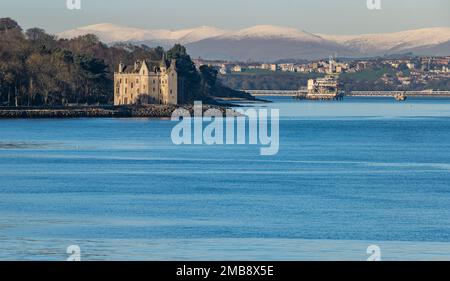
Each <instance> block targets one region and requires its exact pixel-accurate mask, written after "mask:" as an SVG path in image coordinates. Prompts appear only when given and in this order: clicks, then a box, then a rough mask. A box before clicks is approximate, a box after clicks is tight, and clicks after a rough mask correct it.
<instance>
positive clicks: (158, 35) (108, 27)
mask: <svg viewBox="0 0 450 281" xmlns="http://www.w3.org/2000/svg"><path fill="white" fill-rule="evenodd" d="M227 32H228V31H226V30H221V29H218V28H215V27H208V26H201V27H197V28H191V29H182V30H176V31H171V30H166V29H141V28H133V27H124V26H120V25H115V24H110V23H101V24H95V25H89V26H85V27H80V28H76V29H72V30H68V31H65V32H62V33H60V34H59V35H58V36H59V37H60V38H74V37H77V36H80V35H85V34H89V33H91V34H95V35H97V36H98V37H99V38H100V40H102V41H103V42H105V43H108V44H110V43H116V42H144V41H154V42H155V43H158V42H160V43H162V44H164V45H165V44H172V43H182V44H188V43H192V42H196V41H200V40H203V39H205V38H210V37H215V36H219V35H222V34H225V33H227Z"/></svg>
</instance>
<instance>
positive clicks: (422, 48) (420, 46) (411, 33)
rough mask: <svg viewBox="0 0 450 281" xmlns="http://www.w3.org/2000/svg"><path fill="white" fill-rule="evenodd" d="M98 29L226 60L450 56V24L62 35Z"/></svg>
mask: <svg viewBox="0 0 450 281" xmlns="http://www.w3.org/2000/svg"><path fill="white" fill-rule="evenodd" d="M88 33H92V34H95V35H97V36H99V38H100V39H101V40H102V41H104V42H105V43H108V44H112V43H119V42H130V43H134V44H147V45H149V46H157V45H160V46H163V47H169V46H171V45H173V44H175V43H181V44H184V45H186V47H187V48H188V50H189V52H190V54H191V55H192V56H193V57H202V58H205V59H225V60H239V61H246V60H253V61H267V62H270V61H276V60H281V59H318V58H324V57H328V56H330V55H337V56H341V57H364V56H378V55H389V54H396V53H406V52H413V53H415V54H419V55H450V27H433V28H424V29H417V30H408V31H402V32H394V33H380V34H362V35H326V34H313V33H309V32H306V31H301V30H298V29H295V28H289V27H281V26H273V25H258V26H253V27H249V28H245V29H241V30H237V31H230V30H224V29H219V28H215V27H208V26H202V27H197V28H191V29H182V30H176V31H170V30H164V29H157V30H151V29H141V28H131V27H124V26H120V25H115V24H108V23H102V24H96V25H90V26H86V27H81V28H77V29H73V30H69V31H65V32H62V33H61V34H59V37H61V38H72V37H76V36H80V35H85V34H88Z"/></svg>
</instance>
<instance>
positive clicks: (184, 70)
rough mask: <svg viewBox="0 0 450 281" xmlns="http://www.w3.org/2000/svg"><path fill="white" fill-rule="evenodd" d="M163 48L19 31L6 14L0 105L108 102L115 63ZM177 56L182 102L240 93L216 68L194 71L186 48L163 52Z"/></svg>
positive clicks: (1, 27) (152, 55)
mask: <svg viewBox="0 0 450 281" xmlns="http://www.w3.org/2000/svg"><path fill="white" fill-rule="evenodd" d="M164 52H165V51H164V49H163V48H161V47H157V48H150V47H147V46H145V45H142V46H134V45H130V44H117V45H114V46H107V45H105V44H103V43H102V42H100V41H99V39H98V38H97V37H96V36H95V35H85V36H80V37H77V38H74V39H70V40H67V39H58V38H57V37H56V36H54V35H50V34H47V33H46V32H45V31H44V30H42V29H40V28H32V29H28V30H26V31H24V30H22V28H21V27H20V26H19V24H18V23H17V22H15V21H14V20H12V19H10V18H3V19H0V106H66V105H87V104H89V105H106V104H112V103H113V98H114V96H113V95H114V93H113V74H114V68H115V67H116V66H117V65H118V64H119V63H120V62H123V63H125V64H128V65H133V64H134V62H135V61H136V60H143V59H147V60H153V61H158V60H161V59H162V58H163V55H164ZM166 58H167V60H170V59H177V68H178V72H179V77H180V82H181V83H182V87H181V88H182V90H183V92H182V93H181V94H180V96H181V101H182V102H183V103H190V102H192V101H193V100H203V101H212V99H211V96H236V95H237V96H245V94H244V93H240V92H236V91H233V90H231V89H228V88H226V87H224V86H222V85H221V84H220V83H219V82H217V72H216V71H215V70H214V69H212V68H210V67H208V66H203V67H201V68H200V70H197V69H196V67H195V65H194V63H193V62H192V60H191V58H190V57H189V55H188V54H187V53H186V49H185V48H184V47H183V46H181V45H176V46H174V47H173V48H172V49H170V50H168V51H167V52H166Z"/></svg>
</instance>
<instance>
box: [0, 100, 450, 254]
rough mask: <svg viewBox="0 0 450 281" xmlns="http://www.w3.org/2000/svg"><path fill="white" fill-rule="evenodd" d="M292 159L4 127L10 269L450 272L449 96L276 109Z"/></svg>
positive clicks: (69, 125) (71, 127)
mask: <svg viewBox="0 0 450 281" xmlns="http://www.w3.org/2000/svg"><path fill="white" fill-rule="evenodd" d="M270 99H271V100H272V101H273V103H270V104H257V105H256V106H258V107H273V108H278V109H280V113H281V116H282V118H281V121H280V151H279V153H278V154H277V155H275V156H260V153H259V152H260V151H259V147H258V146H248V145H243V146H234V145H232V146H205V145H200V146H175V145H173V144H172V142H171V137H170V136H171V130H172V127H173V126H174V125H175V123H173V122H171V121H169V120H155V119H73V120H0V260H65V259H67V257H68V254H66V248H67V247H68V246H70V245H74V244H75V245H79V246H80V248H81V258H82V259H84V260H182V259H190V260H224V259H228V260H252V259H257V260H365V259H367V258H368V256H369V255H368V254H367V253H366V249H367V247H368V246H369V245H378V246H379V247H380V248H381V253H382V259H384V260H450V99H442V100H438V99H409V100H408V101H406V102H403V103H402V102H396V101H395V100H394V99H390V98H376V99H373V98H370V99H366V98H347V99H346V100H345V101H343V102H307V101H294V100H293V99H291V98H288V97H283V98H280V97H279V98H275V97H274V98H270Z"/></svg>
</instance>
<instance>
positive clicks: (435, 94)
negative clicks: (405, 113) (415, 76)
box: [346, 91, 450, 97]
mask: <svg viewBox="0 0 450 281" xmlns="http://www.w3.org/2000/svg"><path fill="white" fill-rule="evenodd" d="M397 95H406V96H407V97H450V91H352V92H350V93H347V94H346V96H348V97H395V96H397Z"/></svg>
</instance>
